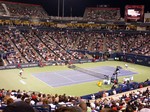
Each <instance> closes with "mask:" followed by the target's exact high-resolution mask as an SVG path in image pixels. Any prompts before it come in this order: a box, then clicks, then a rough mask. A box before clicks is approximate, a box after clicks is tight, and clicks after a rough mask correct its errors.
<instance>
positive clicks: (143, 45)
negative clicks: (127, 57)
mask: <svg viewBox="0 0 150 112" xmlns="http://www.w3.org/2000/svg"><path fill="white" fill-rule="evenodd" d="M149 37H150V35H149V34H147V33H140V34H121V42H122V45H121V51H122V52H123V53H133V54H139V55H145V56H150V49H149V44H150V38H149Z"/></svg>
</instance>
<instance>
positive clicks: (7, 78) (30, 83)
mask: <svg viewBox="0 0 150 112" xmlns="http://www.w3.org/2000/svg"><path fill="white" fill-rule="evenodd" d="M125 63H126V62H120V61H104V62H95V63H84V64H76V66H78V67H81V68H92V67H97V66H112V67H116V66H121V67H122V68H125ZM127 64H128V68H127V69H128V70H130V71H133V72H137V73H138V74H136V75H134V81H136V82H142V81H145V80H146V79H147V78H149V77H150V67H147V66H141V65H136V64H133V63H127ZM68 69H69V68H68V66H45V67H42V68H40V67H34V68H24V69H23V70H24V71H23V78H21V77H20V76H19V71H20V70H19V69H9V70H0V88H1V89H2V88H4V89H10V90H13V89H15V90H18V89H20V90H26V91H37V92H42V93H46V94H47V93H49V94H56V93H57V94H64V93H65V94H66V95H71V96H82V95H87V94H91V93H96V92H98V91H101V90H108V89H110V88H111V86H112V85H102V86H101V87H98V86H97V82H98V81H99V80H98V81H93V82H86V83H81V84H74V85H69V86H63V87H56V88H54V87H51V86H49V85H48V84H46V83H45V82H42V81H41V80H39V79H37V78H35V77H34V76H33V75H32V74H33V73H41V72H51V71H61V70H68ZM70 75H71V74H70ZM124 77H125V76H122V77H119V83H122V82H123V78H124Z"/></svg>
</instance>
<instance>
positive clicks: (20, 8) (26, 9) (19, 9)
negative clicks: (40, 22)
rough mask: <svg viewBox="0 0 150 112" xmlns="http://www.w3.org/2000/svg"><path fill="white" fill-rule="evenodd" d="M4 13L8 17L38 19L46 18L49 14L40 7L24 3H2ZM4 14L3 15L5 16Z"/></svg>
mask: <svg viewBox="0 0 150 112" xmlns="http://www.w3.org/2000/svg"><path fill="white" fill-rule="evenodd" d="M0 4H1V7H0V8H1V9H2V11H3V12H4V11H5V12H6V13H5V14H6V15H7V16H19V17H38V18H46V17H48V15H47V13H46V12H45V11H44V9H43V8H42V7H41V6H40V5H29V4H23V3H11V2H3V1H2V2H0ZM3 14H4V13H2V15H3Z"/></svg>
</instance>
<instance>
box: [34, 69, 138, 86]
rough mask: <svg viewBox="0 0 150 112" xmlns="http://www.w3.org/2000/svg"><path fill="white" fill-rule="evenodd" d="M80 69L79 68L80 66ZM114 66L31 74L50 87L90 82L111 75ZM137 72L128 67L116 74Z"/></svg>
mask: <svg viewBox="0 0 150 112" xmlns="http://www.w3.org/2000/svg"><path fill="white" fill-rule="evenodd" d="M80 69H81V68H80ZM115 70H116V68H114V67H110V66H102V67H95V68H86V69H83V71H88V72H83V71H78V70H73V69H70V70H63V71H55V72H42V73H36V74H32V75H33V76H34V77H36V78H38V79H39V80H41V81H43V82H44V83H46V84H48V85H49V86H52V87H60V86H67V85H72V84H80V83H84V82H91V81H96V80H100V79H102V77H103V75H107V76H110V77H111V76H112V74H113V73H114V71H115ZM89 72H91V73H93V74H94V73H95V74H96V75H90V74H89ZM134 74H137V73H136V72H132V71H130V70H128V69H120V73H119V74H118V76H128V75H134Z"/></svg>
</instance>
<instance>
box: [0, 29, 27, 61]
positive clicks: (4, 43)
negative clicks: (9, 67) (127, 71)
mask: <svg viewBox="0 0 150 112" xmlns="http://www.w3.org/2000/svg"><path fill="white" fill-rule="evenodd" d="M0 32H1V33H0V51H1V55H2V56H1V57H2V58H6V59H7V62H8V64H16V63H24V62H25V61H24V60H23V59H22V57H21V54H20V53H19V51H16V50H15V47H14V46H13V45H12V43H11V41H10V40H9V37H8V35H7V33H8V32H7V31H3V30H1V31H0Z"/></svg>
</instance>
